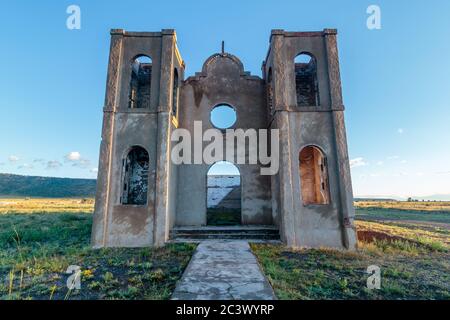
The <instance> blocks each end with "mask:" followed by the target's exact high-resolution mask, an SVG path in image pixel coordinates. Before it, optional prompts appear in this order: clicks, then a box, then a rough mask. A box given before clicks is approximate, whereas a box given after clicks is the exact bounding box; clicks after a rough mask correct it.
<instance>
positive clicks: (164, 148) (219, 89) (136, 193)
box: [91, 29, 356, 250]
mask: <svg viewBox="0 0 450 320" xmlns="http://www.w3.org/2000/svg"><path fill="white" fill-rule="evenodd" d="M336 38H337V32H336V30H334V29H325V30H323V31H319V32H287V31H284V30H272V32H271V35H270V45H269V49H268V53H267V55H266V57H265V60H264V62H263V64H262V78H261V77H259V76H255V75H251V74H250V73H249V72H246V71H245V70H244V66H243V64H242V62H241V61H240V60H239V59H238V58H237V57H236V56H234V55H232V54H230V53H226V52H224V51H223V50H222V52H220V53H216V54H213V55H212V56H210V57H209V58H208V59H207V60H206V61H205V62H204V64H203V67H202V70H201V71H200V72H197V73H195V75H193V76H190V77H188V78H186V79H185V75H184V73H185V63H184V61H183V59H182V57H181V55H180V52H179V51H178V47H177V38H176V33H175V31H174V30H167V29H165V30H162V31H161V32H128V31H124V30H121V29H114V30H112V31H111V47H110V56H109V66H108V75H107V84H106V97H105V105H104V108H103V113H104V116H103V128H102V141H101V146H100V160H99V172H98V180H97V195H96V201H95V211H94V220H93V227H92V239H91V242H92V245H93V246H94V247H142V246H161V245H164V244H165V243H166V242H168V241H171V240H172V238H173V234H174V233H173V231H174V230H177V229H183V228H190V230H194V231H195V230H196V229H198V230H204V228H205V226H206V225H207V224H208V220H207V217H206V216H207V210H208V208H207V196H208V195H207V192H208V191H207V189H208V186H207V183H208V182H207V178H206V177H207V174H208V170H209V168H210V167H211V165H208V164H175V163H174V162H173V161H171V150H172V148H173V147H174V142H173V141H171V135H172V132H173V131H174V130H176V129H178V128H183V129H186V130H188V131H189V132H193V131H194V122H195V121H202V126H203V128H202V129H203V131H205V130H206V129H209V128H214V125H213V124H212V123H211V111H212V110H213V109H214V108H215V107H216V106H218V105H227V106H230V107H231V108H233V110H234V111H235V114H236V121H235V123H234V124H233V125H232V126H231V128H240V129H244V130H246V129H278V130H279V136H280V144H279V163H280V165H279V170H278V173H277V174H275V175H271V176H270V175H269V176H265V175H261V173H260V169H261V164H236V167H237V168H238V170H239V173H240V186H239V192H240V197H239V202H240V206H239V210H240V216H239V220H240V221H239V223H238V224H239V225H240V226H241V227H242V228H241V230H247V229H246V228H248V230H252V229H251V227H256V228H257V227H258V226H264V227H269V228H270V229H276V230H277V232H279V238H280V240H281V241H282V242H284V243H285V244H286V245H288V246H290V247H335V248H346V249H350V250H351V249H354V248H355V246H356V231H355V227H354V208H353V194H352V187H351V178H350V166H349V159H348V151H347V141H346V132H345V125H344V105H343V100H342V93H341V82H340V73H339V58H338V51H337V42H336V41H337V39H336ZM246 143H248V142H246ZM203 145H204V146H206V145H207V142H203ZM202 228H203V229H202ZM236 228H237V229H236V230H240V229H239V227H236ZM213 229H214V227H210V228H209V229H208V230H213Z"/></svg>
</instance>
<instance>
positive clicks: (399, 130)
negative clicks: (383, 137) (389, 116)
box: [397, 128, 405, 134]
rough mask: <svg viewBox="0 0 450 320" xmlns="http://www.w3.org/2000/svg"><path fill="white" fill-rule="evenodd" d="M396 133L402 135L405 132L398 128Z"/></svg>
mask: <svg viewBox="0 0 450 320" xmlns="http://www.w3.org/2000/svg"><path fill="white" fill-rule="evenodd" d="M397 132H398V133H399V134H403V132H405V131H404V130H403V129H402V128H398V129H397Z"/></svg>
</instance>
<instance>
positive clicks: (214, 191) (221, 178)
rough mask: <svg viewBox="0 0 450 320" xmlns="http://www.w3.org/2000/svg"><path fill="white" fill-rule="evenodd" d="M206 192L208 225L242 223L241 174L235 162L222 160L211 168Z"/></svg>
mask: <svg viewBox="0 0 450 320" xmlns="http://www.w3.org/2000/svg"><path fill="white" fill-rule="evenodd" d="M206 194H207V195H206V222H207V225H210V226H230V225H240V224H241V175H240V172H239V169H238V168H237V167H236V166H235V165H234V164H232V163H231V162H227V161H220V162H216V163H215V164H213V165H212V166H211V167H210V168H209V170H208V173H207V193H206Z"/></svg>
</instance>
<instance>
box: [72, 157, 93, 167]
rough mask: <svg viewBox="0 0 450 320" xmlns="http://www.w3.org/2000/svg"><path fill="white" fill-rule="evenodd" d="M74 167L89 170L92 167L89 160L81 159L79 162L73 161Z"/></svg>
mask: <svg viewBox="0 0 450 320" xmlns="http://www.w3.org/2000/svg"><path fill="white" fill-rule="evenodd" d="M72 166H73V167H77V168H82V169H87V168H90V167H91V161H89V160H88V159H79V160H78V161H73V164H72Z"/></svg>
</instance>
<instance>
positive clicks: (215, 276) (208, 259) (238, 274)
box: [172, 240, 276, 300]
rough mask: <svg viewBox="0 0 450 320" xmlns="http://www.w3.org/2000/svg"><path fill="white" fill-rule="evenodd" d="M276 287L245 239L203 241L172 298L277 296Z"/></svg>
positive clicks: (200, 298)
mask: <svg viewBox="0 0 450 320" xmlns="http://www.w3.org/2000/svg"><path fill="white" fill-rule="evenodd" d="M274 299H276V297H275V294H274V292H273V289H272V287H271V286H270V284H269V282H268V281H267V279H266V277H265V276H264V275H263V273H262V272H261V269H260V266H259V264H258V262H257V260H256V258H255V256H254V255H253V253H252V252H251V250H250V246H249V244H248V242H247V241H243V240H228V241H227V240H205V241H203V242H201V243H200V244H199V245H198V247H197V250H196V251H195V253H194V255H193V257H192V259H191V261H190V262H189V265H188V266H187V268H186V270H185V271H184V274H183V276H182V278H181V280H180V281H179V282H178V284H177V287H176V288H175V291H174V293H173V295H172V300H274Z"/></svg>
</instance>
